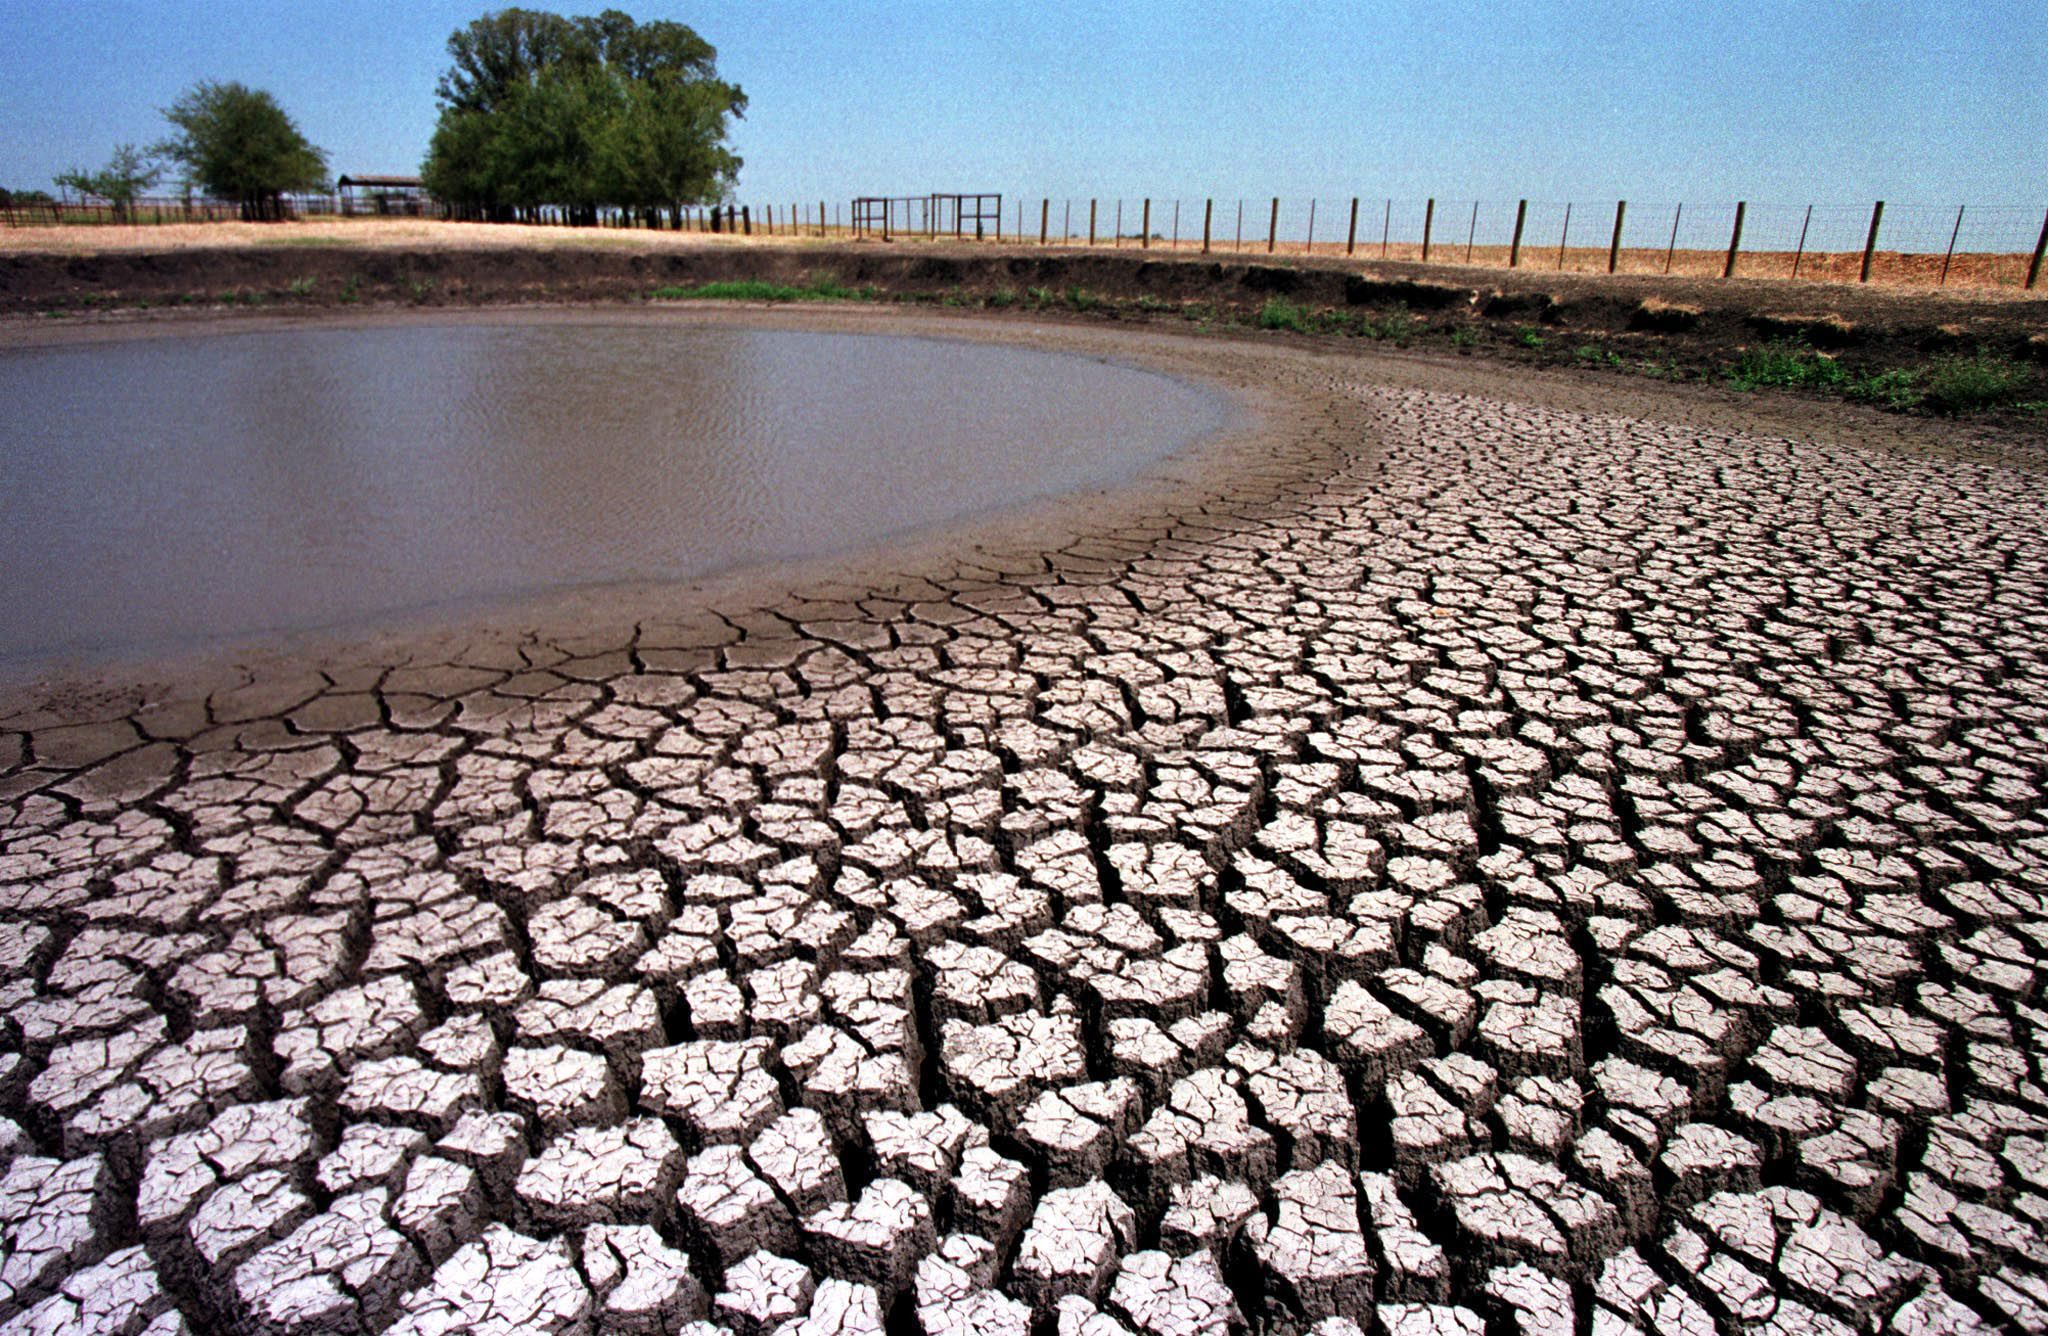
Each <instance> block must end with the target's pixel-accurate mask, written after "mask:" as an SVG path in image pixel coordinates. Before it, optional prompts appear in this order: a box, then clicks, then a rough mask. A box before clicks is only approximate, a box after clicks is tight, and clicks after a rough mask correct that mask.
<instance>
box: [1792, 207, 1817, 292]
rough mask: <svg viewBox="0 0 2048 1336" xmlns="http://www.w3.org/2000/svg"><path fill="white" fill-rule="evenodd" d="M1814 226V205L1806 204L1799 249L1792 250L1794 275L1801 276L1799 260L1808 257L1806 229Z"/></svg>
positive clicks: (1800, 225)
mask: <svg viewBox="0 0 2048 1336" xmlns="http://www.w3.org/2000/svg"><path fill="white" fill-rule="evenodd" d="M1812 226H1813V206H1812V205H1811V204H1809V205H1807V206H1806V221H1805V222H1803V223H1801V224H1799V249H1797V250H1795V251H1793V252H1792V277H1794V278H1797V277H1799V262H1800V261H1801V260H1803V259H1805V258H1806V229H1807V228H1809V227H1812Z"/></svg>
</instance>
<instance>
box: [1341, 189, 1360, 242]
mask: <svg viewBox="0 0 2048 1336" xmlns="http://www.w3.org/2000/svg"><path fill="white" fill-rule="evenodd" d="M1357 249H1358V196H1356V195H1353V196H1352V197H1351V230H1350V232H1348V233H1346V234H1345V237H1344V253H1345V254H1346V255H1350V254H1352V253H1353V252H1355V251H1356V250H1357Z"/></svg>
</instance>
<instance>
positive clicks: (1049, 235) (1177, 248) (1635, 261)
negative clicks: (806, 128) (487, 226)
mask: <svg viewBox="0 0 2048 1336" xmlns="http://www.w3.org/2000/svg"><path fill="white" fill-rule="evenodd" d="M932 198H935V197H927V196H906V197H899V201H898V203H897V204H896V205H895V206H893V207H892V208H891V211H890V216H889V223H890V227H891V229H892V233H891V235H892V239H893V238H894V237H895V236H897V235H901V236H902V237H903V238H905V239H911V238H916V237H920V236H923V237H928V238H943V239H946V240H953V239H955V236H956V231H957V232H958V233H959V236H960V239H970V238H968V237H967V236H966V234H965V232H964V230H958V229H955V228H953V227H952V226H951V225H950V224H949V223H947V222H946V221H945V220H944V219H942V218H940V217H939V215H938V214H937V213H936V212H934V206H933V205H931V203H930V199H932ZM288 203H289V208H290V211H291V212H292V213H293V214H294V215H296V216H300V217H323V216H332V215H339V214H343V213H354V214H357V215H364V214H372V213H394V214H399V215H401V216H412V217H419V216H427V217H436V216H444V215H445V210H443V209H442V208H441V206H440V205H438V204H437V203H435V202H433V201H431V200H427V201H419V200H407V201H403V202H402V204H400V205H399V206H397V207H389V206H384V205H376V204H373V203H372V202H371V201H366V200H362V199H358V200H355V201H353V202H352V203H351V202H345V201H344V200H343V199H342V198H341V197H339V196H335V195H298V196H293V197H291V198H290V199H289V201H288ZM522 212H523V217H522V221H527V222H532V223H538V224H541V225H552V226H596V227H605V228H629V227H633V228H644V227H656V228H668V229H679V230H684V231H714V230H715V231H739V232H744V233H745V234H747V235H753V234H755V233H761V234H764V235H774V236H811V237H846V236H852V235H855V234H856V232H855V229H854V228H853V226H852V222H853V220H852V217H851V214H850V210H849V207H848V206H847V204H846V203H845V202H844V201H831V200H816V201H802V200H791V201H786V202H773V203H770V202H759V203H752V204H745V203H736V204H731V205H725V206H720V207H717V208H710V207H705V206H690V207H686V208H683V209H680V210H676V211H661V210H636V209H625V208H618V207H613V206H598V207H596V208H595V209H593V208H591V207H590V206H587V205H585V206H557V205H542V206H538V207H534V208H529V209H526V210H523V211H522ZM238 214H239V209H238V206H237V205H235V204H233V203H231V202H224V201H220V200H208V199H184V198H182V197H180V198H158V197H152V198H146V199H140V200H137V201H135V202H134V203H133V204H132V205H131V206H129V207H128V208H126V209H116V208H114V207H113V206H111V205H109V204H106V203H104V202H93V201H84V202H72V201H54V202H53V201H20V200H16V201H13V202H11V203H8V204H0V225H4V226H8V227H50V226H73V225H89V224H102V225H104V224H121V225H129V226H147V225H151V224H162V223H182V222H206V221H220V220H224V219H231V218H234V217H236V216H238ZM1873 214H1876V215H1877V216H1876V218H1875V225H1876V228H1875V237H1874V239H1873V235H1872V226H1873ZM1617 224H1618V226H1617ZM971 239H978V240H989V241H1003V242H1007V243H1011V244H1018V243H1023V244H1033V243H1038V242H1041V241H1042V242H1044V243H1045V244H1047V245H1062V246H1086V245H1091V244H1092V245H1096V246H1108V247H1112V248H1118V249H1123V248H1132V249H1144V250H1153V249H1157V250H1163V251H1166V252H1168V253H1180V252H1186V251H1200V250H1202V249H1203V248H1204V246H1205V245H1206V248H1207V249H1208V251H1209V252H1211V253H1224V254H1233V255H1245V256H1254V255H1261V254H1265V255H1273V256H1276V257H1278V256H1288V257H1299V256H1307V257H1318V256H1325V257H1345V258H1352V259H1361V260H1390V261H1411V262H1414V261H1427V262H1429V263H1431V264H1446V265H1473V266H1482V267H1490V268H1501V267H1508V266H1512V267H1514V268H1517V269H1530V270H1537V271H1542V270H1551V271H1559V272H1566V273H1605V272H1608V271H1609V270H1610V269H1611V270H1612V271H1613V272H1617V273H1623V274H1671V275H1675V276H1682V277H1691V278H1704V277H1719V276H1723V275H1729V274H1733V275H1735V276H1739V277H1744V278H1798V279H1812V280H1819V281H1835V282H1855V281H1858V280H1862V279H1866V278H1867V279H1868V281H1872V282H1880V283H1902V284H1955V285H1959V286H1977V287H1984V286H1994V287H2016V286H2020V285H2023V284H2028V280H2029V278H2030V276H2031V277H2035V278H2036V281H2037V282H2038V269H2039V267H2040V264H2041V254H2042V250H2043V246H2044V243H2048V215H2044V213H2043V212H2042V211H2041V210H2040V209H2038V208H2037V207H2035V206H2033V205H2018V204H1995V205H1970V204H1962V205H1948V204H1922V203H1887V204H1884V205H1881V206H1877V207H1876V208H1873V207H1871V206H1865V205H1841V204H1776V203H1770V202H1744V203H1731V202H1726V201H1720V202H1701V201H1657V200H1630V201H1627V202H1626V203H1625V204H1624V203H1623V202H1621V201H1617V200H1591V201H1581V200H1536V199H1530V200H1510V199H1478V200H1474V199H1444V198H1439V199H1420V200H1418V199H1397V198H1392V197H1377V198H1375V197H1371V196H1364V195H1361V196H1356V197H1354V196H1349V195H1343V196H1321V195H1317V196H1308V197H1288V196H1282V197H1278V198H1276V197H1273V196H1270V195H1269V196H1262V197H1251V196H1245V197H1222V196H1203V197H1199V198H1198V197H1195V196H1192V195H1181V196H1176V195H1172V194H1165V193H1162V194H1159V195H1151V196H1147V195H1143V194H1137V195H1097V196H1087V197H1083V196H1049V195H1043V194H1033V193H1031V192H1029V191H1020V192H1015V193H1011V194H1008V195H1005V196H1003V197H1002V205H1001V208H1000V210H999V214H998V217H997V218H996V220H995V221H994V222H993V225H991V226H985V227H983V228H982V229H981V235H980V236H979V237H978V238H971ZM1866 249H1867V250H1868V252H1869V253H1868V255H1867V256H1866ZM1866 262H1867V267H1868V273H1867V274H1866V273H1865V269H1866ZM2030 286H2031V285H2030Z"/></svg>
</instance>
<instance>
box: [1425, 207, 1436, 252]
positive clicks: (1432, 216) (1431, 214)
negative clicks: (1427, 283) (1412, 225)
mask: <svg viewBox="0 0 2048 1336" xmlns="http://www.w3.org/2000/svg"><path fill="white" fill-rule="evenodd" d="M1435 221H1436V198H1435V196H1431V197H1430V201H1429V203H1427V204H1425V205H1423V206H1422V262H1423V263H1424V264H1428V263H1429V228H1430V224H1432V223H1434V222H1435Z"/></svg>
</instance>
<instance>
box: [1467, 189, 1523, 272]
mask: <svg viewBox="0 0 2048 1336" xmlns="http://www.w3.org/2000/svg"><path fill="white" fill-rule="evenodd" d="M1478 212H1479V210H1478V206H1477V205H1474V206H1473V218H1474V219H1475V221H1476V219H1477V218H1478ZM1528 221H1529V201H1528V200H1525V199H1524V200H1516V201H1515V239H1514V240H1513V241H1511V242H1509V243H1508V268H1510V269H1519V268H1521V265H1522V224H1523V223H1526V222H1528ZM1465 258H1466V259H1468V260H1469V259H1471V258H1472V256H1471V254H1470V253H1469V252H1468V253H1467V254H1466V256H1465Z"/></svg>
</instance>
